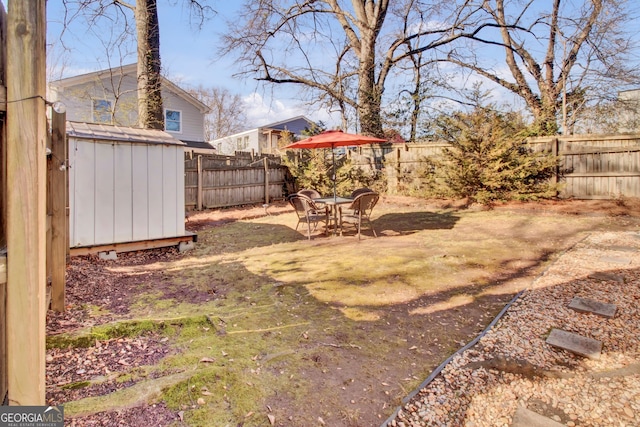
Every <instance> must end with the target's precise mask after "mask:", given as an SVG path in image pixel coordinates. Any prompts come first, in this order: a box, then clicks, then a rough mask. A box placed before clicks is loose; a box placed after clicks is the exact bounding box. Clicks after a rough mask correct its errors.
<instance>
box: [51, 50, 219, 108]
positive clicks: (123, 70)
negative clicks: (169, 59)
mask: <svg viewBox="0 0 640 427" xmlns="http://www.w3.org/2000/svg"><path fill="white" fill-rule="evenodd" d="M137 70H138V65H137V64H135V63H134V64H127V65H122V66H120V67H114V68H108V69H106V70H99V71H93V72H91V73H86V74H80V75H77V76H72V77H66V78H64V79H60V80H54V81H51V82H50V83H49V84H50V85H52V86H58V87H68V86H74V85H78V84H82V83H89V82H91V81H94V80H95V79H102V78H105V77H109V76H111V75H113V74H115V73H117V74H119V75H120V74H121V75H128V74H135V73H137ZM160 79H161V81H162V88H164V89H166V90H169V91H171V92H173V93H175V94H176V95H178V96H180V97H181V98H184V99H185V100H186V101H187V102H189V103H191V104H193V105H194V106H195V107H196V108H198V109H199V110H200V111H201V112H202V113H203V114H207V113H208V112H210V111H211V109H210V108H209V106H207V105H206V104H204V103H203V102H201V101H200V100H198V99H197V98H196V97H195V96H193V95H191V94H190V93H189V92H187V91H186V90H184V89H182V88H181V87H180V86H178V85H176V84H175V83H173V82H171V81H170V80H168V79H167V78H165V77H163V76H160Z"/></svg>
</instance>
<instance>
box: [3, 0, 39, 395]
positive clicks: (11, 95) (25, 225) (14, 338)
mask: <svg viewBox="0 0 640 427" xmlns="http://www.w3.org/2000/svg"><path fill="white" fill-rule="evenodd" d="M45 38H46V1H45V0H32V1H29V2H21V1H12V2H11V3H10V7H9V16H8V29H7V58H11V61H10V62H9V63H8V66H7V119H8V120H7V182H10V183H11V185H9V186H7V187H8V188H7V199H6V200H7V250H8V253H7V323H6V327H7V363H8V369H7V372H8V388H9V404H10V405H19V406H24V405H29V406H31V405H44V404H45V354H46V349H45V321H46V319H45V316H46V307H45V299H46V298H45V297H46V265H45V264H46V259H45V258H46V229H45V228H46V218H47V212H46V169H47V166H46V152H45V147H46V137H47V131H46V124H47V118H46V115H45V98H44V96H45V93H46V88H45V85H46V54H45Z"/></svg>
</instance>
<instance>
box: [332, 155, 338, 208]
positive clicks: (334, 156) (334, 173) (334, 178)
mask: <svg viewBox="0 0 640 427" xmlns="http://www.w3.org/2000/svg"><path fill="white" fill-rule="evenodd" d="M331 163H332V164H333V200H334V201H335V200H336V199H337V197H336V152H335V149H334V147H333V145H331Z"/></svg>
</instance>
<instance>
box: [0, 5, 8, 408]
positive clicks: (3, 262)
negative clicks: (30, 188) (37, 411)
mask: <svg viewBox="0 0 640 427" xmlns="http://www.w3.org/2000/svg"><path fill="white" fill-rule="evenodd" d="M6 47H7V12H6V11H5V9H4V4H2V3H0V246H1V247H5V248H6V245H7V227H6V224H7V222H6V220H7V204H6V200H7V199H6V195H7V168H6V166H7V161H6V160H7V144H6V141H7V133H6V126H5V124H6V112H7V102H6V101H7V87H6V82H7V79H6V78H5V76H6V68H7V51H6ZM6 397H7V253H6V250H3V251H2V253H1V254H0V401H1V402H4V401H5V398H6Z"/></svg>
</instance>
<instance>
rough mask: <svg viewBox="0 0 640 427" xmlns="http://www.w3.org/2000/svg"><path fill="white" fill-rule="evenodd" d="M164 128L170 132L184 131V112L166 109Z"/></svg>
mask: <svg viewBox="0 0 640 427" xmlns="http://www.w3.org/2000/svg"><path fill="white" fill-rule="evenodd" d="M164 129H165V130H166V131H168V132H182V112H181V111H177V110H164Z"/></svg>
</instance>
